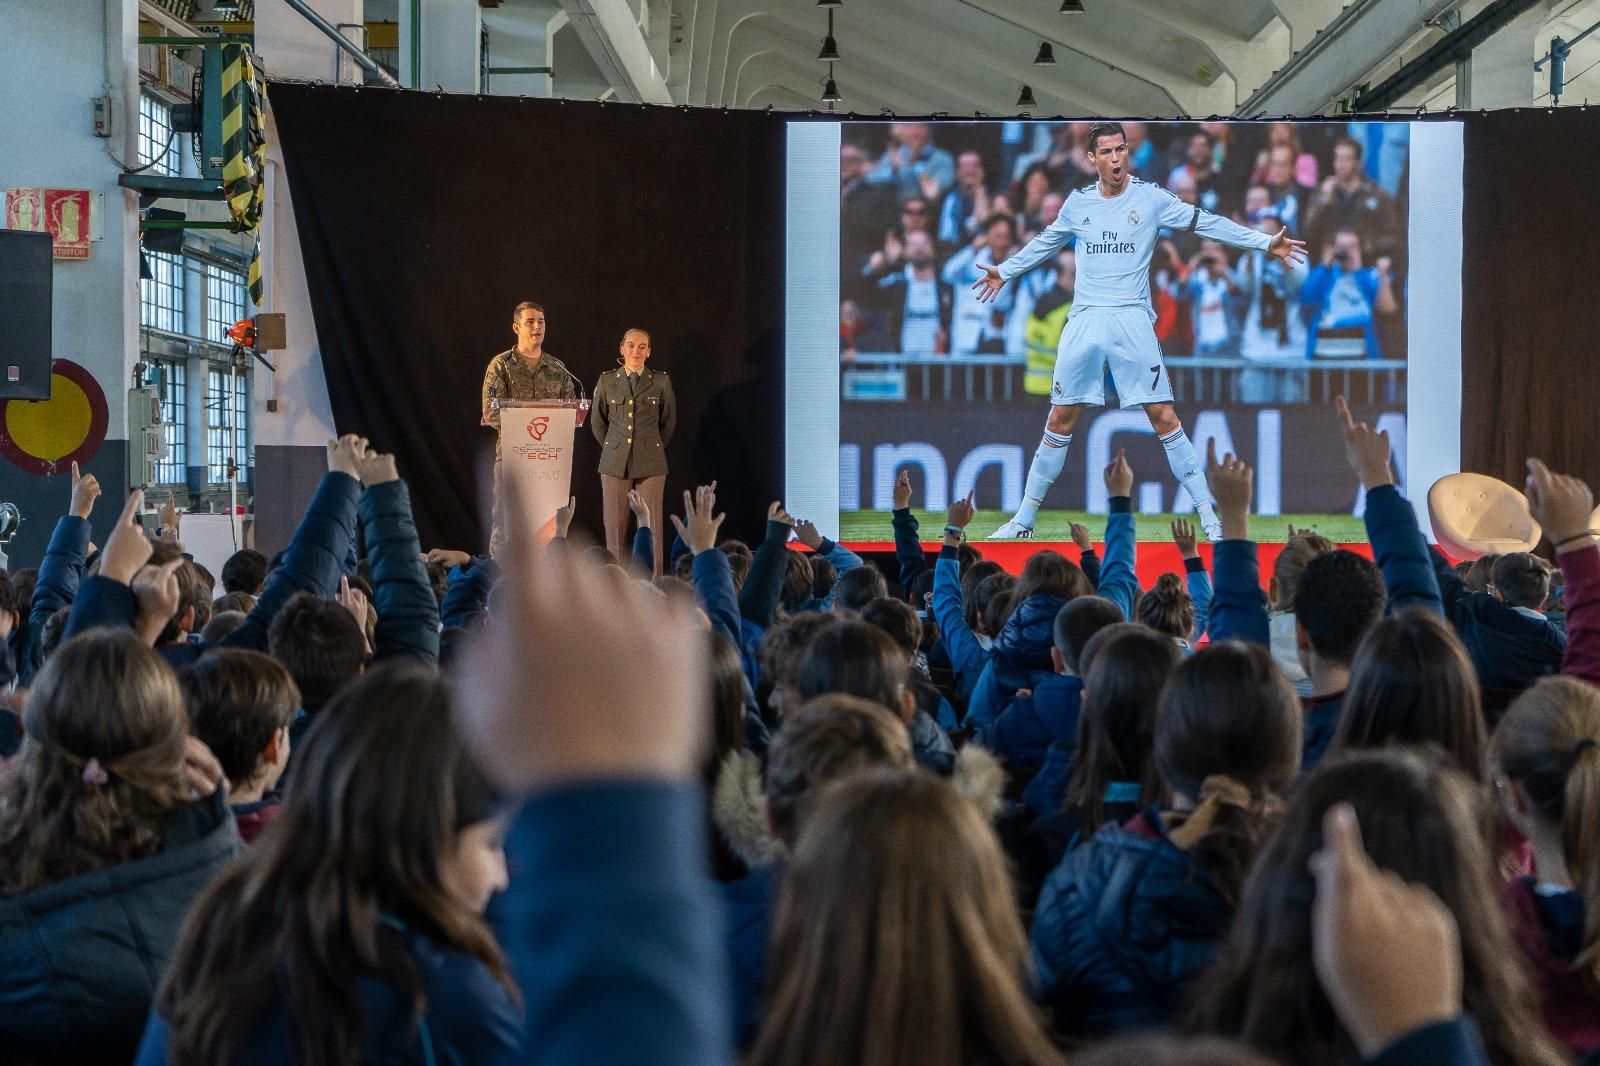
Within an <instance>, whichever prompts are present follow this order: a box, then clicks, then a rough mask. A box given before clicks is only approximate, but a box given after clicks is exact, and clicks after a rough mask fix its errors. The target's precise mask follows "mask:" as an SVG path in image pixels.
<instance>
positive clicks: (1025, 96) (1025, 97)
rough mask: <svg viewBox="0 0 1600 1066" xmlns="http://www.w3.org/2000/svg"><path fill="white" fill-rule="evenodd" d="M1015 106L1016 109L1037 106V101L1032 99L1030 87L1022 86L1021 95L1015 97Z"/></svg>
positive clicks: (1031, 88)
mask: <svg viewBox="0 0 1600 1066" xmlns="http://www.w3.org/2000/svg"><path fill="white" fill-rule="evenodd" d="M1017 106H1018V107H1038V106H1039V101H1037V100H1035V99H1034V98H1033V87H1032V86H1031V85H1024V86H1023V87H1022V92H1021V94H1019V95H1018V96H1017Z"/></svg>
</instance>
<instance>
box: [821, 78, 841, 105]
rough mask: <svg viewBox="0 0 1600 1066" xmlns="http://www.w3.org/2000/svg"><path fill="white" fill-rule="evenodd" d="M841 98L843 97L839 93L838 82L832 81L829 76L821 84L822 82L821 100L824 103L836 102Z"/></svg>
mask: <svg viewBox="0 0 1600 1066" xmlns="http://www.w3.org/2000/svg"><path fill="white" fill-rule="evenodd" d="M843 99H844V97H842V96H840V95H839V83H838V82H836V81H834V80H833V79H832V78H829V79H828V80H827V81H825V82H823V84H822V102H823V103H825V104H837V103H839V102H840V101H841V100H843Z"/></svg>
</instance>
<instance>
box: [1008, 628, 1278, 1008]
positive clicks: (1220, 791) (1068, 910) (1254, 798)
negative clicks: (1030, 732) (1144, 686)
mask: <svg viewBox="0 0 1600 1066" xmlns="http://www.w3.org/2000/svg"><path fill="white" fill-rule="evenodd" d="M1300 733H1301V722H1300V703H1299V700H1298V699H1296V697H1295V694H1294V689H1293V687H1291V686H1290V684H1289V682H1288V680H1287V679H1286V678H1285V677H1284V676H1283V673H1282V672H1281V671H1280V670H1279V669H1278V668H1277V666H1276V665H1275V664H1274V663H1273V661H1272V654H1271V653H1270V652H1269V651H1268V650H1267V649H1266V648H1265V647H1260V646H1256V645H1249V644H1243V643H1235V642H1224V643H1222V644H1217V645H1213V646H1211V647H1209V648H1205V649H1202V650H1201V651H1199V652H1196V653H1195V654H1194V655H1193V656H1192V657H1191V658H1189V659H1187V660H1186V661H1185V662H1184V663H1183V664H1182V665H1181V666H1179V667H1178V668H1177V670H1176V671H1174V672H1173V673H1172V675H1171V680H1169V681H1168V682H1167V684H1166V687H1165V689H1164V690H1163V692H1162V694H1161V702H1160V708H1159V710H1158V712H1157V715H1156V726H1155V762H1156V767H1157V769H1158V770H1159V771H1160V775H1161V779H1162V781H1163V782H1164V784H1165V785H1166V787H1167V789H1168V790H1169V791H1170V793H1171V795H1172V802H1171V804H1170V806H1168V807H1160V808H1158V807H1151V808H1148V809H1147V810H1145V811H1143V812H1142V813H1140V814H1138V815H1136V816H1135V817H1134V818H1132V819H1130V820H1129V821H1128V822H1126V823H1125V824H1123V825H1115V824H1112V825H1107V826H1105V827H1104V828H1102V829H1101V830H1100V831H1099V832H1098V833H1096V834H1095V836H1094V837H1093V838H1092V839H1090V840H1089V841H1088V842H1087V843H1085V844H1083V845H1081V846H1080V847H1079V848H1077V849H1076V850H1074V851H1071V852H1069V853H1068V854H1067V856H1066V858H1065V859H1063V860H1062V862H1061V865H1059V866H1058V867H1056V869H1055V870H1054V872H1052V873H1051V874H1050V876H1049V877H1048V878H1047V879H1046V881H1045V886H1044V891H1043V893H1042V894H1041V896H1040V898H1039V906H1038V909H1037V911H1036V912H1035V914H1034V921H1033V930H1032V937H1031V939H1032V943H1033V954H1034V961H1035V963H1036V965H1037V967H1038V972H1039V991H1040V994H1041V996H1042V997H1043V999H1044V1001H1045V1002H1046V1003H1048V1004H1049V1005H1050V1006H1052V1007H1053V1008H1054V1010H1055V1016H1056V1024H1057V1026H1058V1028H1060V1029H1062V1030H1064V1031H1066V1032H1069V1033H1072V1034H1073V1035H1083V1036H1105V1035H1110V1034H1113V1033H1119V1032H1126V1031H1129V1030H1134V1029H1150V1028H1159V1027H1161V1026H1164V1025H1168V1024H1170V1023H1171V1022H1172V1020H1173V1016H1174V1014H1175V1012H1176V1010H1177V1008H1178V1005H1179V1003H1180V1002H1181V1001H1182V998H1183V995H1184V993H1185V990H1186V989H1187V987H1188V986H1189V985H1190V984H1191V983H1193V981H1194V980H1195V979H1196V978H1197V977H1198V976H1199V975H1200V973H1201V972H1202V971H1203V970H1204V969H1205V968H1206V966H1207V965H1208V964H1209V963H1210V962H1211V960H1212V958H1213V956H1214V955H1215V954H1216V951H1217V946H1218V944H1219V943H1220V941H1221V940H1222V938H1223V936H1224V935H1225V934H1226V932H1227V930H1228V926H1229V924H1230V923H1231V922H1232V920H1233V912H1234V908H1235V906H1236V905H1237V902H1238V899H1239V894H1240V887H1241V885H1242V884H1243V882H1244V876H1245V870H1246V869H1247V868H1248V867H1249V865H1250V862H1251V860H1252V858H1253V857H1254V855H1255V852H1256V850H1257V848H1258V847H1259V846H1260V844H1261V842H1262V841H1263V840H1264V839H1265V838H1266V836H1267V835H1268V833H1269V832H1270V831H1271V828H1272V826H1273V825H1274V824H1275V822H1276V819H1277V816H1278V809H1279V807H1278V801H1277V798H1276V794H1277V791H1278V790H1279V789H1281V788H1283V787H1284V786H1286V785H1287V784H1288V783H1289V782H1290V781H1292V780H1293V779H1294V776H1295V773H1296V772H1297V771H1298V770H1299V766H1300Z"/></svg>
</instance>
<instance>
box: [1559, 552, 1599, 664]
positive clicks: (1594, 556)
mask: <svg viewBox="0 0 1600 1066" xmlns="http://www.w3.org/2000/svg"><path fill="white" fill-rule="evenodd" d="M1556 562H1558V563H1560V564H1561V573H1562V575H1563V576H1564V577H1565V578H1566V581H1567V583H1566V589H1565V592H1564V593H1563V597H1564V598H1565V599H1566V601H1567V654H1566V656H1565V657H1564V658H1563V659H1562V660H1561V672H1562V673H1563V674H1570V675H1571V676H1573V677H1581V678H1582V679H1583V680H1585V681H1588V682H1590V683H1592V684H1596V685H1600V548H1584V549H1582V550H1580V551H1573V552H1563V553H1562V554H1560V555H1558V556H1556Z"/></svg>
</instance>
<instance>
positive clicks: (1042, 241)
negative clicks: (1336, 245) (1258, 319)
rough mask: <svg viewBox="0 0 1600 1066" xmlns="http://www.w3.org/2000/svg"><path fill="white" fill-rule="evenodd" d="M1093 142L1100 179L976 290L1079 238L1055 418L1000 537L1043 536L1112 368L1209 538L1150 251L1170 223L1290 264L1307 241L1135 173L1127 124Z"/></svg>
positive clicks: (1211, 505) (1201, 477)
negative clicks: (1043, 519)
mask: <svg viewBox="0 0 1600 1066" xmlns="http://www.w3.org/2000/svg"><path fill="white" fill-rule="evenodd" d="M1088 151H1089V156H1090V158H1091V159H1092V160H1093V161H1094V166H1095V169H1096V170H1097V171H1098V172H1099V174H1100V180H1099V181H1098V182H1096V183H1095V184H1093V185H1086V186H1084V187H1082V188H1080V189H1077V190H1075V191H1074V192H1073V193H1072V194H1071V195H1070V196H1068V197H1067V201H1066V203H1065V204H1064V205H1063V206H1062V208H1061V213H1060V215H1058V216H1057V218H1056V220H1055V221H1054V222H1052V223H1051V224H1050V225H1049V226H1047V227H1045V229H1044V230H1042V231H1041V232H1040V233H1039V235H1038V236H1037V237H1035V238H1034V239H1033V240H1031V241H1029V242H1028V244H1027V246H1026V247H1025V248H1023V249H1022V250H1021V251H1018V252H1016V253H1015V254H1013V255H1012V256H1010V257H1009V258H1007V259H1006V260H1005V262H1003V263H999V264H985V263H979V264H977V268H978V270H980V271H981V272H982V273H983V277H982V278H981V279H979V280H978V282H977V283H976V284H974V285H973V286H972V287H973V289H974V290H976V292H977V293H978V299H979V300H980V301H982V302H985V303H987V302H989V301H991V300H993V299H994V298H995V297H996V296H997V295H998V294H999V292H1000V290H1001V288H1002V287H1004V286H1005V284H1006V282H1008V281H1010V280H1011V279H1012V278H1014V277H1016V276H1017V275H1019V274H1021V273H1023V272H1025V271H1027V270H1030V269H1031V268H1033V267H1035V266H1037V265H1038V264H1039V263H1042V262H1044V261H1045V259H1047V258H1048V257H1050V256H1052V255H1054V254H1055V252H1056V250H1057V249H1058V248H1060V247H1061V245H1062V244H1064V243H1065V242H1066V241H1067V239H1068V238H1070V237H1075V238H1076V242H1075V244H1074V246H1073V250H1074V251H1075V252H1076V258H1077V272H1078V276H1077V288H1076V290H1075V292H1074V294H1073V302H1072V315H1071V317H1070V318H1069V319H1068V320H1067V325H1066V328H1065V329H1064V330H1063V331H1062V333H1061V340H1060V343H1059V344H1058V345H1057V347H1056V367H1055V374H1054V377H1053V380H1052V381H1051V385H1050V415H1049V417H1048V419H1047V420H1046V422H1045V430H1044V439H1043V440H1042V441H1041V442H1040V444H1039V449H1038V451H1036V452H1035V453H1034V456H1033V464H1032V466H1030V467H1029V468H1028V478H1027V481H1026V483H1025V484H1024V486H1023V490H1022V506H1021V507H1020V508H1018V510H1017V513H1016V514H1015V515H1014V516H1013V517H1012V518H1011V519H1010V520H1009V521H1007V522H1006V523H1005V524H1003V525H1002V526H1001V527H1000V528H999V529H997V530H995V531H994V533H993V534H991V535H990V537H989V539H990V540H1019V539H1027V538H1030V537H1032V536H1033V524H1034V519H1035V517H1036V516H1037V515H1038V513H1039V508H1040V506H1041V505H1042V504H1043V503H1044V497H1045V494H1046V493H1047V492H1049V491H1050V486H1051V485H1052V484H1054V483H1055V480H1056V479H1057V478H1058V477H1060V476H1061V468H1062V467H1063V466H1064V465H1065V464H1066V461H1067V447H1068V445H1070V444H1071V443H1072V429H1073V427H1074V426H1075V425H1077V423H1078V418H1079V416H1081V415H1082V414H1083V410H1084V408H1086V407H1090V406H1094V407H1099V406H1103V405H1104V404H1105V375H1106V371H1107V370H1108V369H1109V370H1110V372H1111V377H1112V380H1113V381H1114V382H1115V383H1116V387H1117V395H1118V396H1119V397H1120V398H1121V400H1122V406H1123V407H1143V408H1144V410H1145V414H1147V415H1148V416H1149V418H1150V425H1151V427H1152V428H1153V429H1154V430H1155V432H1156V436H1157V437H1158V438H1159V439H1160V441H1161V446H1162V447H1163V448H1165V449H1166V452H1167V461H1168V463H1169V464H1171V466H1172V472H1173V474H1174V475H1175V476H1176V477H1177V479H1178V481H1179V482H1181V483H1182V485H1183V487H1184V488H1185V489H1187V490H1188V492H1189V497H1190V499H1192V500H1193V501H1194V505H1195V510H1196V511H1197V512H1198V513H1199V518H1200V524H1201V526H1202V528H1204V529H1205V532H1206V536H1208V537H1209V538H1211V539H1212V540H1213V541H1215V540H1218V539H1220V538H1221V535H1222V526H1221V523H1220V522H1219V521H1218V520H1217V512H1216V506H1215V501H1214V500H1213V499H1212V496H1211V490H1210V488H1209V487H1208V486H1207V484H1206V475H1205V467H1204V465H1203V464H1202V463H1201V461H1200V457H1199V455H1197V454H1196V453H1195V449H1194V445H1193V444H1191V443H1190V441H1189V435H1188V434H1187V433H1185V432H1184V430H1183V424H1182V423H1181V422H1179V421H1178V415H1177V412H1176V411H1175V410H1173V406H1172V384H1171V382H1170V381H1169V380H1168V378H1167V369H1166V366H1165V364H1164V363H1163V362H1162V360H1161V346H1160V344H1159V343H1158V342H1157V341H1156V333H1155V328H1154V327H1155V320H1156V314H1155V310H1154V308H1153V307H1152V306H1151V303H1150V257H1151V253H1152V252H1153V251H1154V249H1155V246H1156V240H1157V238H1158V237H1159V236H1160V234H1161V232H1162V231H1163V230H1175V231H1178V232H1189V233H1195V234H1198V235H1199V236H1201V237H1205V238H1210V239H1212V240H1216V241H1220V242H1222V243H1223V244H1229V245H1232V246H1234V247H1235V248H1249V249H1259V250H1261V251H1265V252H1267V253H1269V254H1271V255H1275V256H1277V257H1278V258H1280V259H1283V260H1285V261H1287V262H1289V263H1301V262H1304V261H1305V247H1306V246H1305V242H1304V241H1297V240H1291V239H1290V238H1289V236H1288V232H1287V230H1286V229H1280V230H1279V231H1278V232H1277V233H1261V232H1258V231H1257V230H1253V229H1249V228H1247V227H1245V226H1241V225H1239V224H1238V223H1236V222H1233V221H1231V220H1230V219H1226V218H1222V217H1219V216H1217V215H1214V214H1212V213H1210V212H1209V211H1205V210H1202V209H1200V208H1198V207H1195V206H1193V205H1192V204H1186V203H1184V202H1183V201H1182V200H1180V199H1178V198H1177V197H1176V196H1174V195H1173V194H1172V193H1170V192H1168V191H1167V190H1165V189H1163V188H1162V187H1161V186H1159V185H1152V184H1151V183H1149V182H1147V181H1141V180H1139V179H1138V178H1136V177H1133V176H1132V175H1131V174H1129V173H1128V142H1127V138H1126V136H1125V135H1124V134H1123V131H1122V126H1121V125H1120V124H1119V123H1115V122H1107V123H1100V124H1097V125H1095V126H1094V127H1093V128H1092V129H1090V131H1089V137H1088Z"/></svg>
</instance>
